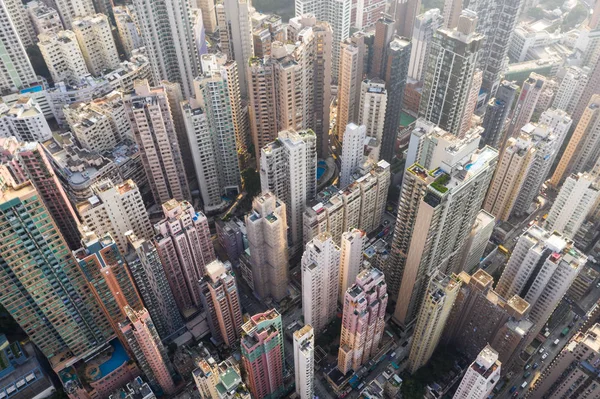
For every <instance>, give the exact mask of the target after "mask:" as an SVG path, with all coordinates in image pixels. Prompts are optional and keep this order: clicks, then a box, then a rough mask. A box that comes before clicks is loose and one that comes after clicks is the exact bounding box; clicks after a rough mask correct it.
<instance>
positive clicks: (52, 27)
mask: <svg viewBox="0 0 600 399" xmlns="http://www.w3.org/2000/svg"><path fill="white" fill-rule="evenodd" d="M25 8H26V9H27V14H28V15H29V19H30V20H31V23H32V25H33V30H34V34H35V35H40V34H42V33H58V32H59V31H61V30H63V29H64V27H63V24H62V21H61V20H60V16H59V15H58V11H56V9H54V8H52V7H50V6H48V5H47V4H45V3H43V2H41V1H30V2H29V3H27V5H26V6H25Z"/></svg>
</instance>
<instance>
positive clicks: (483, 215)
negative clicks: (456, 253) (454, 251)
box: [460, 209, 496, 273]
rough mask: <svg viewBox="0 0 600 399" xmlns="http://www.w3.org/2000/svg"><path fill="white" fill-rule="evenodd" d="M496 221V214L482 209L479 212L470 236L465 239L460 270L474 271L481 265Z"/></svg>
mask: <svg viewBox="0 0 600 399" xmlns="http://www.w3.org/2000/svg"><path fill="white" fill-rule="evenodd" d="M495 222H496V218H495V217H494V215H491V214H489V213H488V212H486V211H485V210H483V209H482V210H480V211H479V213H477V218H476V219H475V223H473V227H472V228H471V232H470V233H469V237H468V238H467V241H465V246H464V249H463V253H462V259H461V262H460V263H461V266H460V270H464V271H466V272H467V273H471V271H474V270H475V269H476V268H477V266H479V263H480V262H481V260H482V259H483V255H484V254H485V249H486V247H487V244H488V241H489V240H490V237H491V236H492V233H493V232H494V227H495V225H496V223H495Z"/></svg>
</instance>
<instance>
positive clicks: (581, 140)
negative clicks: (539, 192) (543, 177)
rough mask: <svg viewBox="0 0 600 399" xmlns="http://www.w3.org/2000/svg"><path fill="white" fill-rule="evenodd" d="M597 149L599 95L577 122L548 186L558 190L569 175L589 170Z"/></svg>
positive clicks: (592, 164) (598, 140)
mask: <svg viewBox="0 0 600 399" xmlns="http://www.w3.org/2000/svg"><path fill="white" fill-rule="evenodd" d="M598 148H600V95H594V96H592V98H591V100H590V102H589V104H588V105H587V107H586V108H585V110H584V112H583V114H582V115H581V119H579V122H577V127H576V128H575V131H574V132H573V134H572V135H571V138H570V139H569V143H568V144H567V146H566V148H565V151H564V152H563V154H562V156H561V158H560V161H559V162H558V165H557V167H556V170H555V171H554V174H553V175H552V178H551V179H550V185H552V186H553V187H555V188H558V187H559V186H560V184H561V183H562V182H563V180H564V179H566V178H567V176H569V175H570V174H572V173H579V172H586V171H589V170H591V169H592V168H593V166H594V164H595V163H596V159H597V156H595V155H593V154H597V149H598Z"/></svg>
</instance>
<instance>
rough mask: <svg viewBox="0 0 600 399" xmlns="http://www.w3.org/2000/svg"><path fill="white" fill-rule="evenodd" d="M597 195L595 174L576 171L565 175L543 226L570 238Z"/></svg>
mask: <svg viewBox="0 0 600 399" xmlns="http://www.w3.org/2000/svg"><path fill="white" fill-rule="evenodd" d="M599 196H600V192H599V191H598V187H597V182H596V178H595V176H592V175H590V174H588V173H578V174H576V175H575V174H573V175H571V176H569V177H567V179H566V180H565V182H564V183H563V185H562V187H561V188H560V191H559V193H558V196H557V197H556V200H555V201H554V203H553V204H552V208H550V212H548V217H547V218H546V222H545V224H544V227H545V228H546V230H548V231H558V232H560V233H562V235H563V236H565V237H567V238H571V239H572V238H573V237H575V234H577V231H578V230H579V228H580V227H581V225H582V224H583V222H584V221H585V219H586V217H587V216H588V214H589V213H590V212H591V211H592V207H593V206H594V205H595V204H596V203H597V200H598V197H599Z"/></svg>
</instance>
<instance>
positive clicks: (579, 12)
mask: <svg viewBox="0 0 600 399" xmlns="http://www.w3.org/2000/svg"><path fill="white" fill-rule="evenodd" d="M587 15H588V9H587V8H586V6H584V5H583V4H577V5H576V6H575V7H574V8H573V9H572V10H571V12H569V13H568V14H567V16H566V17H565V19H563V23H562V28H563V31H568V30H570V29H573V28H575V27H576V26H577V25H579V24H580V23H582V22H583V20H584V19H585V18H586V17H587Z"/></svg>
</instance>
